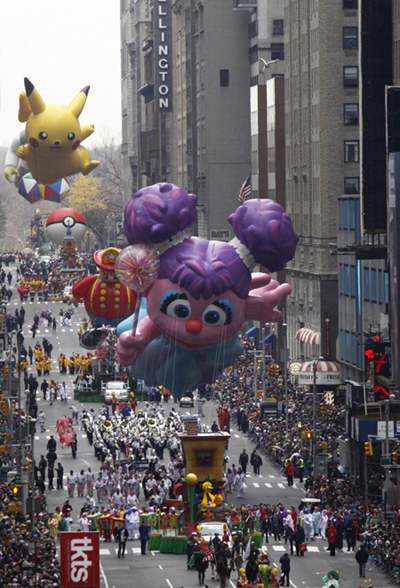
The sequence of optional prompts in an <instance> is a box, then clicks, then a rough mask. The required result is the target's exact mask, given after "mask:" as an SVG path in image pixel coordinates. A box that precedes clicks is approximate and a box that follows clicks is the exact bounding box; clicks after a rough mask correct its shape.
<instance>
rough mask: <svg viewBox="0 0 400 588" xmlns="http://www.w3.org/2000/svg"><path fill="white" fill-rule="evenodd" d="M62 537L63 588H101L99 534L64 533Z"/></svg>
mask: <svg viewBox="0 0 400 588" xmlns="http://www.w3.org/2000/svg"><path fill="white" fill-rule="evenodd" d="M60 537H61V539H60V540H61V586H62V588H73V587H74V588H78V587H79V588H100V551H99V534H98V532H88V533H71V532H63V533H61V534H60Z"/></svg>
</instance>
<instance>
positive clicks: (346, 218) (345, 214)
mask: <svg viewBox="0 0 400 588" xmlns="http://www.w3.org/2000/svg"><path fill="white" fill-rule="evenodd" d="M342 202H343V219H342V220H343V224H342V226H343V228H344V229H348V228H349V201H348V200H342Z"/></svg>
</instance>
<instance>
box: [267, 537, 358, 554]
mask: <svg viewBox="0 0 400 588" xmlns="http://www.w3.org/2000/svg"><path fill="white" fill-rule="evenodd" d="M318 540H319V541H321V539H318ZM268 549H272V551H274V552H276V553H284V552H285V551H288V550H290V544H289V542H288V543H287V545H282V544H279V543H278V544H276V545H271V544H270V543H268V545H263V547H262V548H261V551H262V552H263V553H268ZM327 550H328V545H327V543H326V541H321V543H320V545H311V544H310V543H307V553H326V552H327ZM337 553H347V554H350V555H353V557H354V551H347V549H343V550H340V549H338V550H337Z"/></svg>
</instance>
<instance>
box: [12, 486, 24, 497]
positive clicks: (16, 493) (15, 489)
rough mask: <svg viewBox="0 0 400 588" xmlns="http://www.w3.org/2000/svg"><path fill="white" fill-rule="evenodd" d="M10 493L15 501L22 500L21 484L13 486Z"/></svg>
mask: <svg viewBox="0 0 400 588" xmlns="http://www.w3.org/2000/svg"><path fill="white" fill-rule="evenodd" d="M12 493H13V496H14V498H16V499H17V500H22V486H21V484H15V485H14V486H13V489H12Z"/></svg>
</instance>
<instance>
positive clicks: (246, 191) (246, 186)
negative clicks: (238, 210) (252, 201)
mask: <svg viewBox="0 0 400 588" xmlns="http://www.w3.org/2000/svg"><path fill="white" fill-rule="evenodd" d="M249 196H251V174H249V175H248V176H247V178H246V179H245V181H244V182H243V184H242V187H241V188H240V192H239V197H238V200H239V204H243V202H244V201H245V200H247V198H248V197H249Z"/></svg>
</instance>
